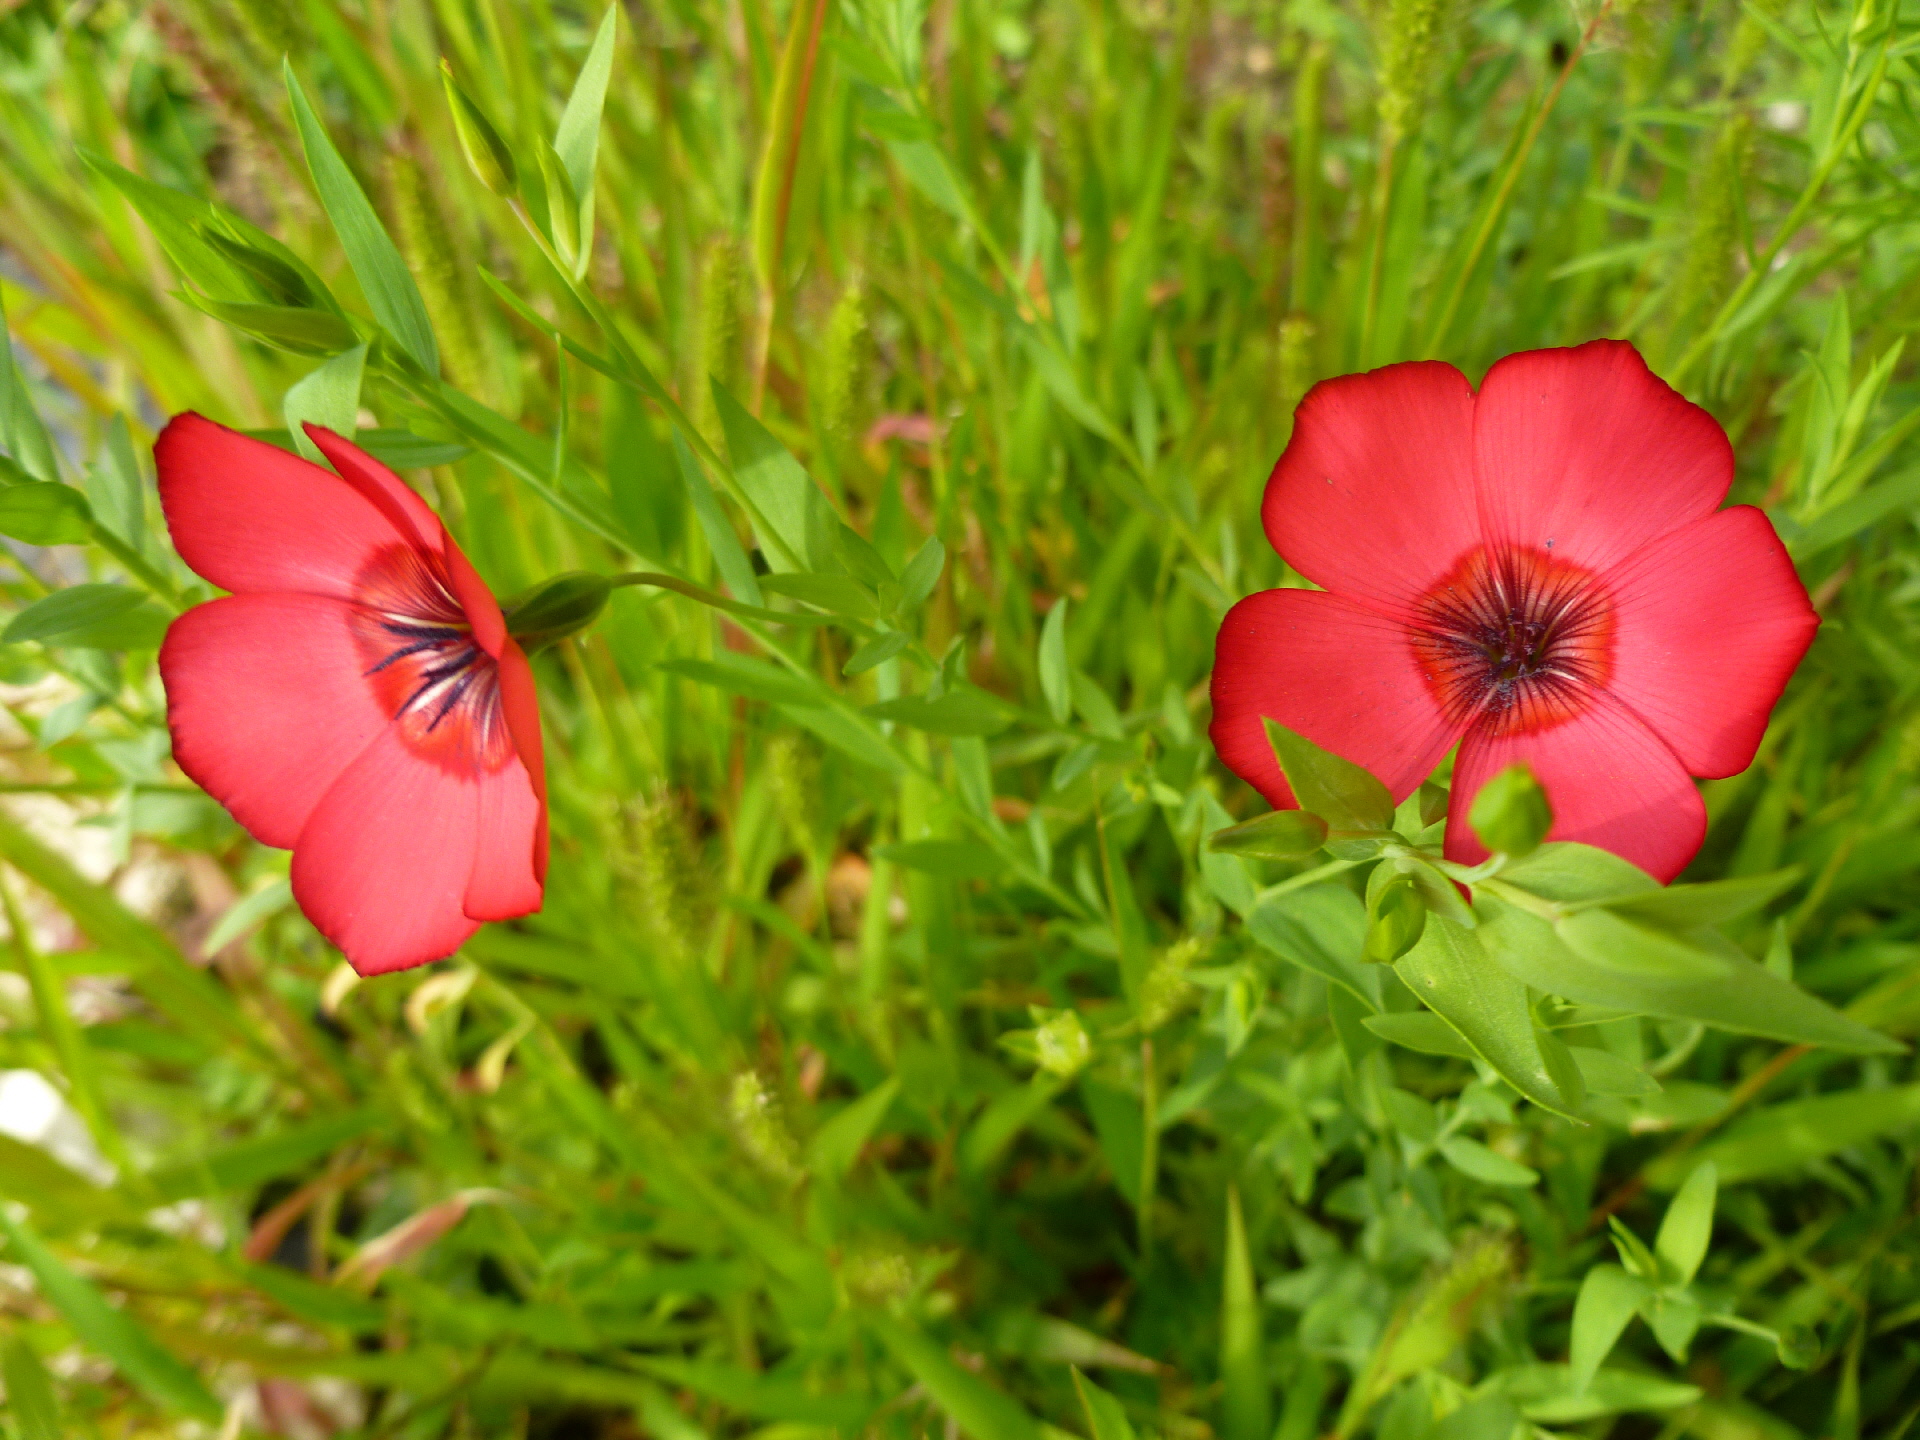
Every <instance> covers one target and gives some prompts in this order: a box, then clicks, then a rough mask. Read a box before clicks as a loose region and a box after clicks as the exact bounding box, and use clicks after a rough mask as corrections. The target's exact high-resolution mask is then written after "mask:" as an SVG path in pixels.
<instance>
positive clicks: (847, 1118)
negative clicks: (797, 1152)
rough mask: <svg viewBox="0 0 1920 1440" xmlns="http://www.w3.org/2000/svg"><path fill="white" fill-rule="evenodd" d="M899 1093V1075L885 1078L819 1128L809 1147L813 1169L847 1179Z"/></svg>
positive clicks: (808, 1158) (808, 1151)
mask: <svg viewBox="0 0 1920 1440" xmlns="http://www.w3.org/2000/svg"><path fill="white" fill-rule="evenodd" d="M899 1093H900V1080H899V1078H898V1077H897V1076H894V1077H890V1078H888V1079H886V1080H883V1081H881V1082H880V1084H878V1085H876V1086H874V1087H873V1089H871V1090H869V1091H868V1092H867V1093H866V1094H864V1095H862V1096H861V1097H860V1098H859V1099H858V1100H855V1101H854V1102H853V1103H852V1104H850V1105H848V1106H847V1107H846V1108H845V1109H844V1110H842V1111H840V1112H839V1114H837V1115H835V1116H834V1117H833V1118H832V1119H831V1120H829V1121H827V1123H826V1124H824V1125H822V1126H821V1127H820V1128H819V1129H818V1130H816V1131H815V1132H814V1136H813V1142H812V1144H810V1145H809V1146H808V1147H807V1163H808V1165H809V1166H810V1167H811V1168H812V1169H813V1170H814V1172H815V1173H816V1174H820V1175H826V1176H830V1177H831V1178H833V1179H835V1180H844V1179H846V1177H847V1174H848V1172H849V1171H851V1170H852V1169H853V1167H854V1164H855V1162H856V1161H858V1160H859V1158H860V1152H861V1151H862V1150H863V1149H865V1148H866V1144H867V1141H868V1140H870V1139H872V1138H873V1132H874V1130H875V1129H877V1128H878V1126H879V1124H880V1122H881V1121H882V1120H884V1119H885V1118H886V1115H887V1110H888V1108H889V1107H890V1106H891V1105H892V1104H893V1101H894V1097H895V1096H896V1095H898V1094H899Z"/></svg>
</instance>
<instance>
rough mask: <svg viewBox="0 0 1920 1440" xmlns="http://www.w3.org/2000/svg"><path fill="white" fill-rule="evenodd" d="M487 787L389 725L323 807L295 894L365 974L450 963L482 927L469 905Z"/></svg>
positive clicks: (303, 836) (299, 862)
mask: <svg viewBox="0 0 1920 1440" xmlns="http://www.w3.org/2000/svg"><path fill="white" fill-rule="evenodd" d="M479 792H480V787H479V786H478V785H477V784H475V777H474V776H473V775H472V774H470V773H468V774H460V773H456V772H454V771H451V770H448V769H446V768H444V767H443V766H440V765H436V764H435V763H434V762H433V761H431V760H428V759H423V758H422V757H421V756H420V755H419V754H418V753H416V752H415V751H414V749H413V748H412V747H411V746H410V745H409V744H408V743H407V740H406V739H405V737H404V736H403V735H402V734H401V731H400V728H399V727H398V726H389V727H388V728H387V729H386V730H385V731H383V732H382V733H381V735H380V736H379V738H378V739H376V740H375V741H374V742H373V743H372V744H371V745H369V746H368V747H367V748H366V750H365V751H364V752H363V753H362V754H361V756H360V757H359V758H358V759H357V760H355V761H354V762H353V763H352V764H351V765H349V766H348V767H347V768H346V769H345V770H344V771H342V772H341V774H340V777H339V778H338V779H337V780H335V781H334V783H333V784H332V785H331V786H330V787H329V788H328V790H327V793H326V794H325V795H324V796H322V797H321V800H320V803H319V804H318V805H317V806H315V807H314V811H313V814H312V815H311V816H310V817H309V818H308V820H307V823H306V827H305V828H304V829H302V830H301V832H300V838H299V839H298V840H297V841H295V843H294V847H293V898H294V899H295V900H297V901H299V902H300V908H301V909H302V910H304V911H305V912H306V914H307V918H308V919H309V920H311V921H313V923H314V925H315V926H317V927H318V928H319V930H320V932H321V933H322V934H323V935H325V936H326V937H327V938H328V939H329V940H331V941H332V942H333V943H334V944H335V945H337V946H339V947H340V949H341V950H342V951H343V952H344V953H345V955H346V957H347V959H348V960H349V961H350V962H351V963H352V965H353V968H354V969H355V970H358V971H359V972H360V973H361V974H362V975H379V974H383V973H385V972H386V971H388V970H404V969H406V968H407V967H408V966H410V965H422V964H425V963H426V962H427V961H429V960H438V959H441V958H442V957H444V956H447V955H451V954H452V953H453V952H454V951H455V950H457V949H459V948H460V946H461V944H462V943H463V942H464V941H465V940H466V939H467V937H468V936H469V935H471V934H473V932H474V931H475V930H477V929H479V928H480V922H479V921H477V920H474V919H471V918H470V917H469V916H468V915H467V913H466V911H465V909H464V908H463V905H464V902H465V899H466V894H467V886H468V884H469V883H470V881H471V879H472V875H473V867H474V857H475V853H476V850H477V845H478V839H479V803H480V793H479Z"/></svg>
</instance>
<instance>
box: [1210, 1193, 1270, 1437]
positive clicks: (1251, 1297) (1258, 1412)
mask: <svg viewBox="0 0 1920 1440" xmlns="http://www.w3.org/2000/svg"><path fill="white" fill-rule="evenodd" d="M1265 1350H1266V1347H1265V1344H1264V1342H1263V1341H1262V1340H1261V1337H1260V1293H1259V1290H1258V1288H1257V1286H1256V1285H1255V1282H1254V1275H1253V1256H1252V1254H1251V1253H1250V1252H1249V1251H1248V1249H1247V1226H1246V1221H1245V1219H1244V1218H1243V1217H1242V1215H1241V1212H1240V1192H1239V1190H1238V1189H1236V1188H1234V1187H1233V1186H1228V1187H1227V1235H1226V1258H1225V1263H1224V1265H1223V1268H1222V1275H1221V1299H1220V1386H1221V1392H1222V1393H1221V1397H1220V1418H1221V1429H1220V1433H1221V1436H1222V1440H1268V1434H1269V1432H1270V1431H1271V1430H1272V1429H1273V1391H1272V1387H1271V1385H1270V1384H1269V1382H1268V1380H1267V1357H1266V1353H1265Z"/></svg>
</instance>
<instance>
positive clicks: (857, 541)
mask: <svg viewBox="0 0 1920 1440" xmlns="http://www.w3.org/2000/svg"><path fill="white" fill-rule="evenodd" d="M833 553H834V556H835V558H836V559H838V560H839V562H840V563H841V565H843V566H844V567H846V570H847V573H848V574H850V575H852V576H853V578H854V579H856V580H859V581H861V582H863V583H864V584H867V585H870V586H872V587H873V588H874V589H876V590H877V589H879V588H880V587H881V586H882V585H894V586H898V585H899V583H900V577H899V576H898V575H896V574H894V573H893V567H892V566H891V565H889V564H887V561H886V557H885V556H883V555H882V554H881V553H880V552H879V551H878V550H876V549H874V548H873V544H872V542H870V541H869V540H868V539H867V537H866V536H864V535H862V534H861V533H860V532H859V531H858V530H856V529H854V528H853V527H852V526H851V525H848V524H845V523H844V522H835V524H834V527H833Z"/></svg>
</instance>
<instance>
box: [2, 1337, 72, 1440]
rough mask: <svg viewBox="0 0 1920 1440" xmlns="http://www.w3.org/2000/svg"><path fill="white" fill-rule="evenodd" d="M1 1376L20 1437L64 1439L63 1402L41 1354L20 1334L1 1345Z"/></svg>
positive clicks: (23, 1438)
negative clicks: (55, 1396)
mask: <svg viewBox="0 0 1920 1440" xmlns="http://www.w3.org/2000/svg"><path fill="white" fill-rule="evenodd" d="M0 1377H3V1378H4V1379H5V1380H6V1383H7V1409H8V1411H9V1412H10V1413H11V1414H12V1416H13V1424H14V1429H15V1430H16V1431H17V1432H18V1434H19V1440H61V1435H62V1426H61V1423H60V1402H59V1401H58V1400H57V1399H55V1398H54V1393H53V1377H52V1376H51V1375H49V1374H48V1373H47V1367H46V1366H45V1365H44V1364H42V1363H41V1360H40V1356H39V1353H38V1352H37V1351H36V1350H35V1349H34V1348H33V1347H32V1346H31V1345H29V1344H28V1343H27V1342H26V1341H25V1340H23V1339H21V1338H20V1337H19V1336H15V1337H14V1338H13V1339H11V1340H9V1341H7V1342H6V1344H5V1345H4V1346H0Z"/></svg>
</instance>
